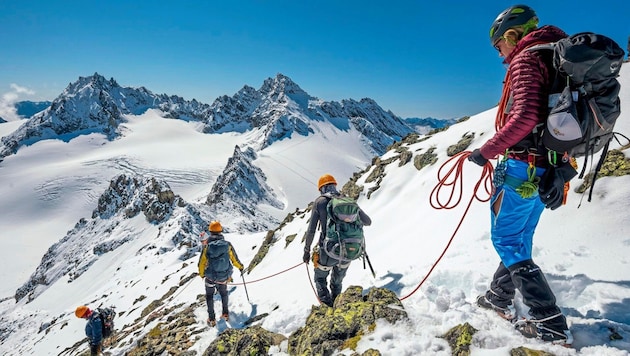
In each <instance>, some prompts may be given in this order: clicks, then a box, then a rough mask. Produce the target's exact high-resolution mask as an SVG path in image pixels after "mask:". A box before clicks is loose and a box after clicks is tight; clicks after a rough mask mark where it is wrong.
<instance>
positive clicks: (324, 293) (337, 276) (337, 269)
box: [313, 252, 350, 306]
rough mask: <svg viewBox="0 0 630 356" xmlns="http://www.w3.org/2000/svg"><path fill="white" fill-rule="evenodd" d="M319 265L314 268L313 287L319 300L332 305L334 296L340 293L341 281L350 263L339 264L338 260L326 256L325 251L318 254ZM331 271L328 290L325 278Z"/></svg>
mask: <svg viewBox="0 0 630 356" xmlns="http://www.w3.org/2000/svg"><path fill="white" fill-rule="evenodd" d="M318 263H319V267H317V268H315V271H314V275H315V276H314V278H313V279H314V280H315V288H316V289H317V296H318V297H319V300H320V302H322V303H324V304H326V305H328V306H332V305H333V302H334V301H335V298H337V296H338V295H339V294H341V287H342V285H341V283H342V282H343V279H344V277H345V276H346V272H347V271H348V267H349V266H350V263H346V264H345V265H340V264H339V262H338V261H337V260H335V259H333V258H330V257H328V255H326V253H325V252H320V255H319V262H318ZM330 271H332V276H331V277H330V291H329V290H328V287H327V286H326V279H327V278H328V275H329V274H330Z"/></svg>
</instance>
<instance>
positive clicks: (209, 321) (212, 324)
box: [206, 318, 217, 328]
mask: <svg viewBox="0 0 630 356" xmlns="http://www.w3.org/2000/svg"><path fill="white" fill-rule="evenodd" d="M206 323H207V324H208V326H209V327H211V328H212V327H215V326H216V325H217V321H216V320H214V319H210V318H208V320H207V321H206Z"/></svg>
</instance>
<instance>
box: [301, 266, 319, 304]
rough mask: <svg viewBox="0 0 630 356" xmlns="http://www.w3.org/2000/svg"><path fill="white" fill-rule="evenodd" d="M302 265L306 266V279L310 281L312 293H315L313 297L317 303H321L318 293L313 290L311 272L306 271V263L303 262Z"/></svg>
mask: <svg viewBox="0 0 630 356" xmlns="http://www.w3.org/2000/svg"><path fill="white" fill-rule="evenodd" d="M304 265H305V266H306V274H307V275H308V280H309V282H311V289H312V290H313V294H315V298H317V301H318V302H319V304H322V301H321V300H320V299H319V295H317V291H316V290H315V286H314V285H313V279H312V278H311V272H309V271H308V263H304Z"/></svg>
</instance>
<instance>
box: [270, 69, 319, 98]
mask: <svg viewBox="0 0 630 356" xmlns="http://www.w3.org/2000/svg"><path fill="white" fill-rule="evenodd" d="M260 92H261V93H262V94H263V95H272V96H273V95H274V94H282V93H284V94H286V95H290V96H291V94H298V95H305V96H308V94H307V93H306V92H305V91H304V90H302V88H300V86H299V85H297V84H296V83H295V82H294V81H293V80H291V78H289V77H287V76H286V75H284V74H282V73H278V74H276V76H275V77H273V78H267V79H266V80H265V81H264V82H263V85H262V87H261V88H260Z"/></svg>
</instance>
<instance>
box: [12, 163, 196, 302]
mask: <svg viewBox="0 0 630 356" xmlns="http://www.w3.org/2000/svg"><path fill="white" fill-rule="evenodd" d="M138 215H142V217H143V218H144V220H146V222H147V223H149V224H152V225H155V226H160V227H159V229H158V232H157V234H156V236H155V239H154V240H153V242H152V243H151V244H149V245H146V246H144V247H143V248H142V249H140V250H139V251H138V254H148V255H151V256H154V255H156V254H157V255H159V254H162V253H164V252H165V251H170V250H173V249H175V250H179V251H180V253H181V259H182V260H186V259H188V258H190V257H191V255H192V253H191V252H189V251H188V249H187V247H191V246H194V244H192V243H191V241H194V240H195V239H196V237H197V236H198V235H199V232H200V229H203V227H204V223H203V222H204V221H205V220H206V219H205V218H203V217H202V215H201V213H200V211H199V210H198V209H197V208H195V207H194V206H192V205H190V204H188V203H187V202H185V201H184V200H183V199H182V198H181V197H180V196H178V195H175V194H174V193H173V191H172V190H171V189H170V187H169V186H168V184H167V183H166V182H164V181H158V180H156V179H155V178H153V177H142V176H126V175H120V176H118V177H116V178H114V179H112V181H111V182H110V184H109V188H108V189H107V190H106V191H105V192H104V193H103V194H102V195H101V196H100V197H99V199H98V205H97V207H96V209H95V210H94V211H93V212H92V217H91V218H88V219H81V220H80V221H78V222H77V224H76V225H75V226H74V228H73V229H72V230H70V231H68V233H67V234H66V236H64V237H63V238H62V239H61V240H60V241H59V242H57V243H55V244H54V245H52V246H51V247H50V248H49V249H48V251H47V252H46V254H45V255H44V257H42V261H41V263H40V265H39V266H38V267H37V269H36V270H35V272H34V273H33V274H32V275H31V277H30V278H29V280H28V281H27V282H26V283H25V284H24V285H22V286H21V287H20V288H18V290H17V291H16V292H15V299H16V300H17V301H19V300H21V299H22V298H24V297H27V301H28V302H30V301H32V300H33V299H35V298H37V296H38V295H40V294H41V293H42V292H43V291H44V290H45V289H46V288H47V287H48V286H50V285H52V284H54V283H55V282H56V281H57V280H59V279H60V278H64V279H65V280H66V282H67V283H71V282H73V281H74V280H75V279H77V278H79V277H80V276H81V275H82V274H83V273H84V272H85V271H87V270H88V269H89V268H90V267H91V266H92V265H93V264H94V262H96V260H97V259H98V258H99V256H102V255H103V254H106V253H108V252H113V251H115V250H116V249H118V248H123V249H124V248H125V246H126V245H129V242H130V241H131V240H133V239H134V238H135V237H136V236H137V235H136V234H131V233H129V230H128V228H127V227H126V221H127V220H129V219H133V218H134V217H136V216H138Z"/></svg>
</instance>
